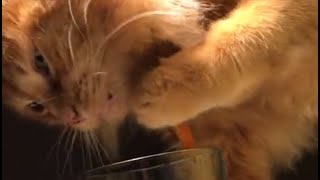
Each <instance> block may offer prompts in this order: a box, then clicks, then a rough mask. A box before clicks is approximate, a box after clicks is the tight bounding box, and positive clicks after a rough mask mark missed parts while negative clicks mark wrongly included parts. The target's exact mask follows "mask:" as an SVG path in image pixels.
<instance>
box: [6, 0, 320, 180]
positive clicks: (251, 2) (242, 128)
mask: <svg viewBox="0 0 320 180" xmlns="http://www.w3.org/2000/svg"><path fill="white" fill-rule="evenodd" d="M200 2H205V4H200ZM208 2H212V3H213V4H214V5H215V2H219V3H222V6H223V5H224V4H228V2H227V1H224V0H217V1H215V0H202V1H196V0H140V1H125V0H123V1H121V0H118V1H114V0H110V1H105V0H92V1H90V0H88V1H82V0H70V1H67V0H66V1H51V0H11V1H10V2H9V1H6V2H5V3H4V2H3V4H2V8H3V16H2V21H3V22H2V23H3V24H2V25H3V29H2V65H3V67H2V70H3V71H2V85H3V87H2V92H3V94H2V95H3V98H2V100H3V102H4V103H5V104H7V105H9V106H10V107H12V108H13V109H15V110H16V111H17V112H19V113H21V114H23V115H27V116H30V117H32V118H35V119H39V120H42V121H45V122H47V123H53V124H60V125H61V124H64V123H65V122H64V121H62V119H63V118H64V117H63V115H62V114H63V111H64V109H71V108H75V109H76V110H77V111H76V112H77V113H78V114H80V117H81V118H82V119H85V120H84V121H83V122H81V123H80V124H77V125H76V126H75V127H76V128H78V129H81V130H85V131H92V130H96V131H97V132H98V133H99V134H100V135H101V134H102V135H101V136H103V137H102V138H103V139H108V137H107V138H104V137H105V136H106V134H107V131H108V132H109V129H110V128H111V127H110V126H108V125H106V126H108V127H106V126H105V124H108V123H104V122H110V121H113V122H116V123H117V122H119V121H120V120H121V119H123V117H124V116H125V115H126V114H127V113H128V112H129V110H131V109H132V110H133V111H134V112H135V113H136V114H137V116H138V120H139V122H140V123H142V124H144V125H146V126H148V127H150V128H159V127H163V126H167V125H171V126H174V125H177V124H179V123H181V122H183V121H186V120H190V122H189V123H190V125H191V127H192V129H193V131H194V134H195V136H196V140H197V142H198V144H197V145H198V146H199V147H202V146H213V145H215V146H218V147H220V148H222V149H223V150H224V152H225V155H226V160H227V163H228V168H229V177H230V179H232V180H242V179H243V180H247V179H255V180H269V179H271V169H272V168H273V167H274V166H282V167H283V166H287V165H288V163H290V162H291V161H292V160H294V159H295V158H296V157H298V156H299V155H300V154H301V153H302V152H303V151H304V150H307V149H309V148H310V147H311V146H312V145H313V141H312V140H313V138H314V134H315V132H317V128H316V125H317V124H318V110H317V108H318V100H317V99H318V76H317V74H318V60H317V56H318V45H317V43H318V40H317V39H318V34H317V33H318V32H317V31H318V22H317V20H318V17H317V13H318V2H317V1H315V0H295V1H293V0H239V1H238V5H237V6H236V7H235V8H234V9H233V10H232V11H231V12H230V13H229V14H228V15H226V14H227V12H225V11H229V10H230V9H229V8H226V10H222V12H223V14H224V15H223V16H219V18H218V19H216V21H214V22H211V23H210V24H209V25H208V28H209V30H208V31H206V29H205V28H203V27H202V25H201V24H200V23H199V21H201V20H202V19H203V14H204V13H206V11H207V10H208V9H211V8H212V9H214V8H217V7H219V6H212V7H211V6H210V5H208V4H207V3H208ZM233 2H234V1H233ZM231 4H232V3H231ZM228 6H233V5H230V4H228ZM212 9H211V10H212ZM213 19H214V18H213ZM158 39H160V40H167V41H170V42H173V43H174V44H176V45H178V46H180V47H181V49H182V50H181V51H180V52H178V53H177V54H175V55H173V56H171V57H169V58H167V59H163V60H161V62H160V65H159V66H158V67H155V68H154V66H153V65H154V64H156V63H155V62H151V61H157V59H145V58H133V57H134V56H136V55H140V54H143V53H144V51H146V50H148V47H149V46H150V45H151V44H152V43H153V42H154V41H155V40H158ZM34 48H37V49H39V51H40V53H41V54H42V55H43V56H44V57H45V59H46V61H47V63H48V66H49V68H50V71H51V72H50V73H51V74H50V77H49V78H48V77H43V76H42V75H41V74H39V73H38V72H36V71H35V68H34V63H33V60H34ZM150 64H151V66H150ZM150 69H152V70H150ZM135 72H139V74H135ZM140 76H141V77H140ZM92 77H93V78H92ZM53 82H54V83H53ZM110 91H111V92H112V93H115V96H116V97H117V98H118V99H117V101H116V103H115V104H113V106H111V107H112V109H111V110H110V109H108V108H107V109H106V108H105V107H106V106H107V105H106V99H107V98H108V92H110ZM61 95H63V96H61ZM52 97H55V98H54V99H51V98H52ZM32 101H41V102H45V103H44V105H45V108H46V111H45V112H44V113H41V114H34V113H31V112H30V111H29V110H28V109H27V108H26V107H28V104H29V103H30V102H32ZM102 120H105V121H102ZM97 129H98V130H97ZM111 129H112V128H111ZM113 130H114V128H113ZM113 130H110V131H113ZM112 133H114V132H112ZM105 142H106V143H108V142H110V141H109V140H105Z"/></svg>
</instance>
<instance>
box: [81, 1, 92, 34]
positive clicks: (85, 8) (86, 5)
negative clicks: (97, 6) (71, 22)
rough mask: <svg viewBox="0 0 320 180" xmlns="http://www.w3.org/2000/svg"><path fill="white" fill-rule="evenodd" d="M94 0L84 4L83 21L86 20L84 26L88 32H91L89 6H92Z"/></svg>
mask: <svg viewBox="0 0 320 180" xmlns="http://www.w3.org/2000/svg"><path fill="white" fill-rule="evenodd" d="M91 2H92V0H88V1H86V2H85V4H84V8H83V19H84V24H85V26H86V28H87V31H89V26H88V9H89V6H90V4H91Z"/></svg>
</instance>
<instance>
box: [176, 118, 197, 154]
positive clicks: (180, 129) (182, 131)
mask: <svg viewBox="0 0 320 180" xmlns="http://www.w3.org/2000/svg"><path fill="white" fill-rule="evenodd" d="M175 129H176V134H177V136H178V139H179V141H180V143H181V144H182V146H183V148H186V149H191V148H194V147H195V142H194V138H193V135H192V132H191V129H190V127H189V125H188V124H187V123H182V124H180V125H178V126H177V127H176V128H175Z"/></svg>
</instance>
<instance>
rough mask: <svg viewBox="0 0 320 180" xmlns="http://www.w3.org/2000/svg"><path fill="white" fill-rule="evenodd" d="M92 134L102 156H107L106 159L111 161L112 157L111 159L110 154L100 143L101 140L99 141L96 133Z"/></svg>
mask: <svg viewBox="0 0 320 180" xmlns="http://www.w3.org/2000/svg"><path fill="white" fill-rule="evenodd" d="M93 136H94V137H95V139H97V143H98V146H99V147H100V149H101V150H102V152H103V154H104V156H105V157H106V158H107V160H108V161H109V162H111V163H112V159H111V157H110V155H109V154H108V153H107V152H106V150H105V148H104V147H103V146H102V144H101V142H100V141H99V139H98V137H97V135H96V134H93Z"/></svg>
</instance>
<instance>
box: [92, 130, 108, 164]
mask: <svg viewBox="0 0 320 180" xmlns="http://www.w3.org/2000/svg"><path fill="white" fill-rule="evenodd" d="M89 136H90V137H91V139H92V142H93V147H94V149H95V151H96V152H97V155H98V159H99V161H100V163H101V165H102V166H103V165H104V163H103V160H102V157H101V155H100V151H99V146H98V144H97V141H98V139H96V138H95V136H93V132H90V134H89Z"/></svg>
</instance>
